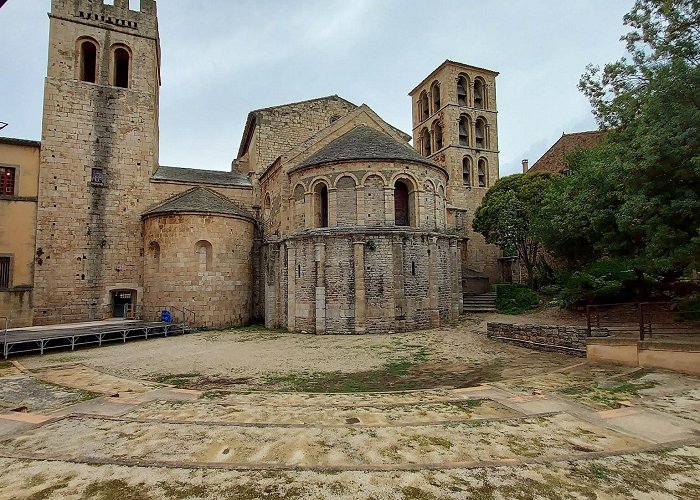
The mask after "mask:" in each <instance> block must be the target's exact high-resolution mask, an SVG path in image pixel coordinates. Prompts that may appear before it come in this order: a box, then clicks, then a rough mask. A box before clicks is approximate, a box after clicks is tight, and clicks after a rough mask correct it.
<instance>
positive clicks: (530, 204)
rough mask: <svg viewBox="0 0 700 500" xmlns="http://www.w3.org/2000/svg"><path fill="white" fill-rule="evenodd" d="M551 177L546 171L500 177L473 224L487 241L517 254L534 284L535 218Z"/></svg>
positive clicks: (537, 254) (538, 247)
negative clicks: (533, 225)
mask: <svg viewBox="0 0 700 500" xmlns="http://www.w3.org/2000/svg"><path fill="white" fill-rule="evenodd" d="M552 179H553V176H552V174H550V173H547V172H543V173H536V174H528V175H522V174H519V175H511V176H508V177H504V178H503V179H500V180H499V181H498V182H496V184H494V185H493V187H492V188H491V189H489V190H488V192H487V193H486V196H484V199H483V201H482V203H481V206H479V208H478V209H477V210H476V214H475V215H474V221H473V224H472V225H473V227H474V230H475V231H477V232H480V233H482V234H483V235H484V237H485V238H486V241H487V242H488V243H492V244H495V245H498V246H500V247H501V248H502V249H503V250H504V252H506V253H509V254H513V253H515V254H517V256H518V257H519V258H520V261H521V262H522V263H523V264H524V265H525V267H526V268H527V271H528V277H529V282H530V284H531V285H532V283H533V280H534V270H535V266H536V265H537V262H538V259H539V257H540V250H541V245H540V242H539V241H538V240H537V239H536V238H534V237H533V234H534V231H533V227H532V221H533V220H534V216H535V212H536V211H537V210H539V206H540V203H541V199H542V195H543V193H544V192H545V190H546V188H547V186H548V185H549V184H550V183H551V182H552Z"/></svg>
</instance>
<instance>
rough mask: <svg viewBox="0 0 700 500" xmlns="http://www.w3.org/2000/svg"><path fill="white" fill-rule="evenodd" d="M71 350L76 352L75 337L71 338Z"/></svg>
mask: <svg viewBox="0 0 700 500" xmlns="http://www.w3.org/2000/svg"><path fill="white" fill-rule="evenodd" d="M70 350H71V351H75V337H71V338H70Z"/></svg>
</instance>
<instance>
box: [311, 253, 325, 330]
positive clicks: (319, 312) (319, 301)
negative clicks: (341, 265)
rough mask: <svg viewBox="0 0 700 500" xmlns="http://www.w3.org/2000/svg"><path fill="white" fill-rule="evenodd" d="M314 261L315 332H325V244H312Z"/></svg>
mask: <svg viewBox="0 0 700 500" xmlns="http://www.w3.org/2000/svg"><path fill="white" fill-rule="evenodd" d="M314 261H315V263H316V301H315V302H316V304H315V306H316V334H317V335H323V334H324V333H326V244H325V243H316V244H315V245H314Z"/></svg>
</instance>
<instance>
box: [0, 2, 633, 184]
mask: <svg viewBox="0 0 700 500" xmlns="http://www.w3.org/2000/svg"><path fill="white" fill-rule="evenodd" d="M95 1H98V0H95ZM632 4H633V0H566V1H562V0H530V1H527V2H526V1H521V0H491V1H484V0H422V1H414V0H159V1H158V11H159V23H160V33H161V45H162V51H163V61H162V64H163V66H162V79H163V82H162V87H161V101H160V131H161V135H160V160H161V164H163V165H173V166H182V167H195V168H208V169H216V170H226V169H229V168H230V163H231V160H232V159H233V158H234V157H235V155H236V153H237V150H238V145H239V142H240V139H241V134H242V131H243V127H244V125H245V120H246V116H247V114H248V112H249V111H250V110H253V109H256V108H262V107H268V106H274V105H278V104H284V103H288V102H294V101H300V100H304V99H311V98H315V97H322V96H326V95H331V94H338V95H340V96H341V97H344V98H345V99H348V100H349V101H351V102H353V103H355V104H358V105H359V104H362V103H365V104H367V105H369V106H370V107H371V108H372V109H374V110H375V111H376V112H377V113H378V114H379V115H380V116H381V117H382V118H384V119H385V120H386V121H388V122H389V123H391V124H392V125H395V126H396V127H398V128H400V129H402V130H404V131H406V132H408V133H410V132H411V101H410V99H409V97H408V96H407V93H408V92H409V91H410V90H411V89H412V88H413V87H414V86H415V85H417V84H418V83H419V82H420V81H421V80H422V79H423V78H424V77H425V76H427V75H428V74H429V73H430V72H431V71H432V70H433V69H435V68H436V67H437V66H438V65H439V64H440V63H441V62H443V61H444V60H445V59H452V60H455V61H460V62H464V63H466V64H471V65H474V66H481V67H485V68H489V69H493V70H496V71H499V72H500V76H499V77H498V79H497V81H496V91H497V97H498V112H499V115H498V120H499V123H498V125H499V127H498V129H499V130H498V132H499V142H500V151H501V155H500V163H501V175H508V174H510V173H514V172H519V171H520V170H521V165H520V161H521V160H522V159H523V158H528V159H529V160H530V163H531V164H532V163H534V161H536V160H537V159H538V158H539V157H540V156H542V154H543V153H544V152H545V151H546V150H547V149H548V148H549V146H551V145H552V144H553V143H554V142H555V141H556V140H557V138H559V137H560V136H561V134H562V132H567V133H568V132H578V131H583V130H591V129H594V128H596V124H595V121H594V119H593V117H592V115H591V112H590V106H589V104H588V101H587V100H586V98H585V97H584V96H583V95H581V94H580V92H579V91H578V90H577V89H576V84H577V82H578V80H579V77H580V76H581V73H583V71H584V69H585V66H586V64H588V63H594V64H600V65H602V64H604V63H606V62H611V61H613V60H616V59H618V58H619V57H620V56H622V55H623V54H624V45H623V43H622V42H620V41H619V38H620V36H621V35H622V34H624V33H625V32H626V29H625V27H624V26H623V25H622V16H623V15H624V14H625V13H626V12H627V11H629V10H630V8H631V6H632ZM49 10H50V1H49V0H9V1H8V2H7V4H5V6H4V7H3V8H2V9H0V47H2V50H1V51H0V75H1V77H0V121H3V122H8V123H9V124H10V125H9V126H8V127H7V128H5V130H3V131H2V132H0V134H1V135H4V136H10V137H19V138H23V139H40V136H41V107H42V94H43V79H44V76H45V73H46V58H47V42H48V18H47V17H46V13H47V12H48V11H49Z"/></svg>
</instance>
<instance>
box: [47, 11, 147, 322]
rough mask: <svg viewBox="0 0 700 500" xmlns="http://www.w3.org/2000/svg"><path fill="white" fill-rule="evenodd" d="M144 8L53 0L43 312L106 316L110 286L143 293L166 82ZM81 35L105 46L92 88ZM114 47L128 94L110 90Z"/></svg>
mask: <svg viewBox="0 0 700 500" xmlns="http://www.w3.org/2000/svg"><path fill="white" fill-rule="evenodd" d="M141 5H142V9H143V11H142V12H133V11H129V10H128V4H127V3H125V2H124V1H122V0H120V1H119V2H118V4H117V5H115V6H113V7H112V6H107V5H102V3H101V2H87V1H81V2H73V1H71V2H68V1H61V0H54V1H53V2H52V13H51V29H50V40H49V64H48V72H47V78H46V83H45V93H44V114H43V130H42V147H41V157H40V161H41V170H40V174H39V204H38V213H37V243H36V246H37V249H36V256H35V259H36V260H35V262H36V266H35V295H34V303H35V304H36V305H37V306H39V307H48V308H56V309H58V308H65V307H67V306H70V307H76V308H77V309H79V310H87V309H88V308H92V310H94V311H97V312H96V313H95V314H96V317H95V318H94V319H101V316H102V313H103V312H104V307H105V306H107V305H108V304H109V302H110V292H111V291H112V290H116V289H132V290H138V289H140V287H141V284H142V274H143V268H142V252H143V246H142V238H141V229H142V226H141V218H140V214H141V213H142V211H143V209H144V207H145V206H146V205H147V200H146V198H147V193H148V190H149V189H150V188H149V177H150V175H151V174H152V172H153V171H154V170H155V167H156V166H157V165H158V123H157V116H158V90H159V84H160V82H159V72H158V65H159V61H158V44H159V40H158V31H157V23H156V14H155V3H154V2H152V1H145V2H142V3H141ZM81 13H82V16H81ZM88 13H89V14H91V16H90V17H88V16H87V14H88ZM92 14H94V15H92ZM97 14H99V16H97ZM102 15H104V16H105V17H104V20H103V19H102V17H101V16H102ZM115 19H119V20H120V21H125V23H126V22H127V21H128V22H130V23H132V24H131V26H127V25H121V24H119V25H118V26H117V25H116V24H115V22H114V20H115ZM81 37H90V38H92V39H93V40H95V41H96V42H97V44H98V45H99V50H98V71H97V73H98V75H97V76H98V78H97V83H94V84H93V83H87V82H80V81H78V76H79V74H78V51H77V47H78V41H79V40H80V39H81ZM117 43H119V44H123V45H126V46H128V48H129V50H130V51H131V54H132V57H131V71H130V81H129V88H116V87H113V86H111V85H110V71H111V67H112V65H111V63H110V61H111V48H112V47H113V45H114V44H117ZM93 168H98V169H102V182H93V179H92V169H93Z"/></svg>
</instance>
